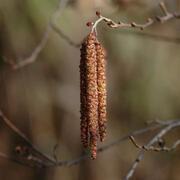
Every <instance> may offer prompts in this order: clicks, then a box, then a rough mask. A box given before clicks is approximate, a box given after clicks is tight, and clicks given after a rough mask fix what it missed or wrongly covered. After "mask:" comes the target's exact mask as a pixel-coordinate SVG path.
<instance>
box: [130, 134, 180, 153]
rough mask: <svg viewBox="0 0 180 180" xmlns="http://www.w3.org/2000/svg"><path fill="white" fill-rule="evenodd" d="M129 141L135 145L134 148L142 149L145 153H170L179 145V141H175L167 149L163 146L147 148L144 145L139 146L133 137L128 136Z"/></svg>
mask: <svg viewBox="0 0 180 180" xmlns="http://www.w3.org/2000/svg"><path fill="white" fill-rule="evenodd" d="M129 139H130V140H131V142H132V143H133V144H134V145H135V147H137V148H138V149H142V150H145V151H156V152H160V151H166V152H169V151H172V150H174V149H176V148H177V147H178V146H179V145H180V140H177V141H176V142H175V143H174V144H173V145H172V147H170V148H168V147H165V146H164V145H163V146H160V147H155V146H149V147H147V146H146V145H143V146H141V145H139V144H138V143H137V142H136V140H135V138H134V137H133V136H130V137H129Z"/></svg>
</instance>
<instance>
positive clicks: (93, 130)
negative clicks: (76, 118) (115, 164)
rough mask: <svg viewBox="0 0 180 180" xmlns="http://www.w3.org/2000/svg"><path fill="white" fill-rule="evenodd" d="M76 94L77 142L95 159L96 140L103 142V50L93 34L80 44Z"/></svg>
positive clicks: (104, 93)
mask: <svg viewBox="0 0 180 180" xmlns="http://www.w3.org/2000/svg"><path fill="white" fill-rule="evenodd" d="M80 90H81V93H80V100H81V110H80V112H81V141H82V144H83V146H84V147H85V148H87V147H89V148H90V151H91V158H92V159H95V158H96V156H97V144H98V139H99V137H100V140H101V141H103V140H104V137H105V136H106V74H105V50H104V49H103V47H102V46H101V44H100V43H99V42H98V40H97V37H96V35H95V33H90V34H89V35H88V36H87V38H86V39H85V41H84V42H83V43H82V47H81V60H80Z"/></svg>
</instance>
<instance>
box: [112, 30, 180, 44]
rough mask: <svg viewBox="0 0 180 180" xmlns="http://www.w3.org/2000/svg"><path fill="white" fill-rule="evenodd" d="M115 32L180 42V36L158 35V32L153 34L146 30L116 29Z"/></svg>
mask: <svg viewBox="0 0 180 180" xmlns="http://www.w3.org/2000/svg"><path fill="white" fill-rule="evenodd" d="M113 33H122V34H123V35H133V36H139V37H142V38H148V39H153V40H156V41H163V42H170V43H176V44H180V37H169V36H164V35H157V34H151V33H146V32H139V31H127V30H123V31H118V32H117V31H114V32H113Z"/></svg>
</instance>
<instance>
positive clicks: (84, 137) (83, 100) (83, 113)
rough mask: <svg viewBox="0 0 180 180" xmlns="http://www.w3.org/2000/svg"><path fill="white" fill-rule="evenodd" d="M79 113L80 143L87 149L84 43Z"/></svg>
mask: <svg viewBox="0 0 180 180" xmlns="http://www.w3.org/2000/svg"><path fill="white" fill-rule="evenodd" d="M79 68H80V93H81V94H80V103H81V105H80V106H81V107H80V113H81V117H80V118H81V124H80V125H81V141H82V144H83V146H84V147H85V148H87V147H88V138H89V137H88V121H87V109H86V108H87V107H86V101H87V100H86V97H87V92H86V89H87V87H86V84H87V82H86V42H84V43H83V44H82V47H81V60H80V66H79Z"/></svg>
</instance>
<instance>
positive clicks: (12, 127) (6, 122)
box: [0, 110, 55, 164]
mask: <svg viewBox="0 0 180 180" xmlns="http://www.w3.org/2000/svg"><path fill="white" fill-rule="evenodd" d="M0 118H1V120H2V121H3V122H4V123H5V125H6V126H7V127H8V128H9V129H10V130H11V131H12V132H14V133H15V134H16V135H18V136H19V137H20V138H21V139H23V140H24V141H25V143H27V144H28V145H29V146H30V147H31V148H32V149H33V150H34V151H35V152H36V154H38V155H39V156H41V157H42V158H43V159H45V160H46V161H47V163H49V164H55V161H54V160H53V159H52V158H50V157H49V156H48V155H46V154H44V153H42V152H41V151H40V150H39V149H38V148H37V147H36V146H35V145H33V144H32V143H31V141H30V140H29V139H28V138H27V136H26V135H25V134H24V133H23V132H22V131H21V130H20V129H18V128H17V127H16V126H15V125H14V124H13V123H12V122H11V121H10V120H9V119H8V118H7V117H6V116H5V115H4V113H3V112H2V111H1V110H0Z"/></svg>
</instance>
